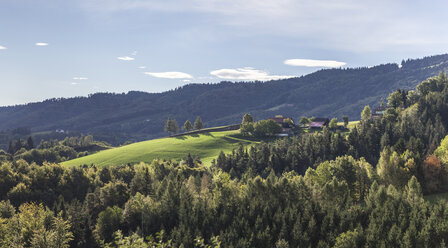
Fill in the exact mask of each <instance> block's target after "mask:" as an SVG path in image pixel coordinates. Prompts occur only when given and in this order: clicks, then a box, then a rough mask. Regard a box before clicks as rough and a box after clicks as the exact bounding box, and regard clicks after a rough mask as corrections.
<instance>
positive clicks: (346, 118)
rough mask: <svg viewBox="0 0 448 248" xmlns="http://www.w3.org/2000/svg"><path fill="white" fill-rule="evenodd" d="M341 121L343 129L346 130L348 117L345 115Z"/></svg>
mask: <svg viewBox="0 0 448 248" xmlns="http://www.w3.org/2000/svg"><path fill="white" fill-rule="evenodd" d="M342 121H343V122H344V127H345V128H347V126H348V116H346V115H344V116H342Z"/></svg>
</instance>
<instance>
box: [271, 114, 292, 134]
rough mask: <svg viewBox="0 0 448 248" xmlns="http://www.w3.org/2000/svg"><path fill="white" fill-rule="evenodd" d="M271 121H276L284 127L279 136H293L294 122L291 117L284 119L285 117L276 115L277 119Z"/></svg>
mask: <svg viewBox="0 0 448 248" xmlns="http://www.w3.org/2000/svg"><path fill="white" fill-rule="evenodd" d="M269 120H273V121H275V122H276V123H277V124H279V125H280V126H281V127H282V132H281V133H279V134H278V135H277V136H290V135H293V134H294V132H293V128H294V120H293V119H292V118H291V117H283V115H276V116H275V117H271V118H269Z"/></svg>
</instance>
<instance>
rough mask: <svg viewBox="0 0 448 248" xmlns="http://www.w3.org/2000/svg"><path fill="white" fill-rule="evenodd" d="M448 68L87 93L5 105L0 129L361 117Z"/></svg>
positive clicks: (105, 134) (434, 63)
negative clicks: (251, 117) (366, 108)
mask: <svg viewBox="0 0 448 248" xmlns="http://www.w3.org/2000/svg"><path fill="white" fill-rule="evenodd" d="M441 71H445V72H447V71H448V54H444V55H436V56H431V57H425V58H422V59H414V60H406V61H403V62H402V63H401V65H398V64H383V65H378V66H374V67H370V68H366V67H363V68H350V69H325V70H320V71H317V72H314V73H311V74H308V75H306V76H301V77H297V78H290V79H283V80H273V81H268V82H237V83H232V82H221V83H217V84H189V85H185V86H183V87H180V88H177V89H175V90H170V91H167V92H163V93H145V92H137V91H130V92H128V93H126V94H124V93H123V94H115V93H96V94H92V95H90V96H89V97H75V98H67V99H65V98H60V99H49V100H46V101H43V102H38V103H30V104H26V105H17V106H9V107H0V130H10V129H13V128H16V127H29V128H31V130H32V131H33V132H41V131H54V130H56V129H63V130H70V131H76V132H81V133H85V134H87V133H90V134H93V135H94V136H95V137H97V138H99V139H102V140H106V141H109V142H111V143H114V144H117V143H122V142H124V141H126V140H135V141H141V140H146V139H150V138H155V137H160V136H162V135H163V126H164V123H165V121H166V119H167V118H168V117H169V116H170V117H172V118H175V119H176V120H177V122H178V123H179V124H180V125H181V124H183V123H184V122H185V120H187V119H189V120H190V121H194V119H195V118H196V116H201V118H202V119H203V121H204V122H205V124H206V126H208V127H211V126H219V125H226V124H233V123H238V122H240V120H241V117H242V115H243V114H244V113H247V112H250V113H252V114H253V115H254V117H255V118H256V119H261V118H267V117H270V116H273V115H276V114H283V115H286V116H290V117H293V118H296V119H297V118H299V117H300V116H302V115H306V116H323V117H330V118H331V117H341V116H342V115H348V116H349V117H350V119H357V118H359V113H360V112H361V110H362V108H363V107H364V106H365V105H371V106H372V105H376V104H378V102H379V101H380V100H381V99H384V98H385V97H387V95H388V94H389V93H390V92H392V91H394V90H396V89H399V88H401V89H412V88H414V87H415V86H416V85H417V84H418V83H419V82H421V81H423V80H425V79H427V78H428V77H431V76H435V75H437V74H438V73H439V72H441Z"/></svg>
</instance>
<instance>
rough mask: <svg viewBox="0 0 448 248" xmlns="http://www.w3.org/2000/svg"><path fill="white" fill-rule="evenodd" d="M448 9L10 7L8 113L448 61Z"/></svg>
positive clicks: (431, 5) (362, 5) (261, 2)
mask: <svg viewBox="0 0 448 248" xmlns="http://www.w3.org/2000/svg"><path fill="white" fill-rule="evenodd" d="M447 12H448V3H447V2H446V1H442V0H435V1H422V0H416V1H404V0H398V1H386V0H379V1H372V0H368V1H355V0H341V1H332V0H323V1H318V2H317V1H309V0H245V1H241V0H216V1H207V0H189V1H188V0H166V1H157V0H127V1H122V0H73V1H55V0H2V1H0V83H1V86H2V90H1V91H0V106H3V105H13V104H20V103H26V102H31V101H40V100H43V99H47V98H53V97H70V96H82V95H87V94H90V93H95V92H127V91H129V90H141V91H148V92H161V91H165V90H169V89H173V88H175V87H178V86H181V85H184V84H187V83H207V82H219V81H222V80H231V81H252V80H263V81H264V80H271V79H281V78H288V77H292V76H300V75H303V74H307V73H310V72H313V71H316V70H318V69H322V68H333V67H360V66H370V65H377V64H381V63H388V62H397V63H400V61H401V60H402V59H406V58H418V57H423V56H428V55H435V54H442V53H446V52H447V45H448V34H447V33H446V32H443V30H444V29H445V22H446V21H445V19H446V18H445V15H446V13H447Z"/></svg>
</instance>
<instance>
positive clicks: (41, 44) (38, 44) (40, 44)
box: [35, 42, 48, 46]
mask: <svg viewBox="0 0 448 248" xmlns="http://www.w3.org/2000/svg"><path fill="white" fill-rule="evenodd" d="M35 45H36V46H48V43H45V42H37V43H36V44H35Z"/></svg>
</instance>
